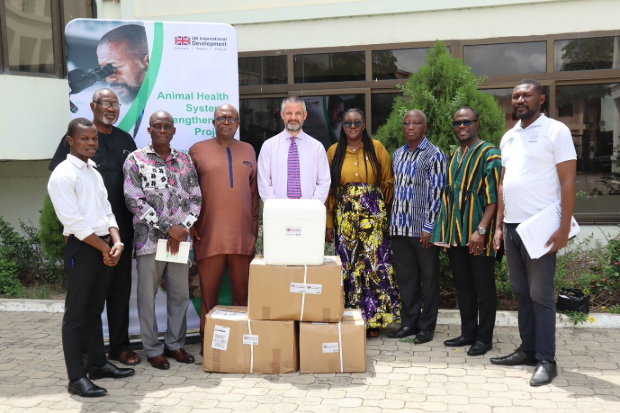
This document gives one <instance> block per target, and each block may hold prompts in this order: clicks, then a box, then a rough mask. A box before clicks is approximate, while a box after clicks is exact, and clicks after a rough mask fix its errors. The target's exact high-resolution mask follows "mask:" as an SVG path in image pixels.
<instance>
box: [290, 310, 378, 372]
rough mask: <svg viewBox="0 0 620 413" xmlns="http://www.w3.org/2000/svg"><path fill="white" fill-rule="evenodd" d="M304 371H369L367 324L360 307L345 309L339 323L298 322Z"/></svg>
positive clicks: (301, 363) (300, 363)
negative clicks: (367, 364) (367, 365)
mask: <svg viewBox="0 0 620 413" xmlns="http://www.w3.org/2000/svg"><path fill="white" fill-rule="evenodd" d="M299 354H300V356H299V366H300V369H301V372H302V373H363V372H365V371H366V324H365V323H364V319H363V318H362V312H361V311H360V310H346V311H345V312H344V316H343V317H342V320H341V321H340V322H338V323H307V322H301V323H299Z"/></svg>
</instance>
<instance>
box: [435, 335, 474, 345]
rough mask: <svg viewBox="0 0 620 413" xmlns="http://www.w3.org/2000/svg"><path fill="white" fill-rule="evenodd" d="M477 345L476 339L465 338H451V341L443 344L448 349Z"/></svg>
mask: <svg viewBox="0 0 620 413" xmlns="http://www.w3.org/2000/svg"><path fill="white" fill-rule="evenodd" d="M475 343H476V339H475V338H465V337H463V336H459V337H457V338H451V339H450V340H446V341H444V342H443V344H444V345H446V346H448V347H463V346H470V345H472V344H475Z"/></svg>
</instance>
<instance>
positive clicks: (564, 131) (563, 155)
mask: <svg viewBox="0 0 620 413" xmlns="http://www.w3.org/2000/svg"><path fill="white" fill-rule="evenodd" d="M553 156H554V158H555V163H556V165H557V164H559V163H562V162H566V161H572V160H575V159H577V152H576V151H575V144H574V143H573V135H572V134H571V133H570V129H568V127H567V126H566V125H564V124H562V125H561V127H560V128H559V130H558V131H557V133H556V134H554V136H553Z"/></svg>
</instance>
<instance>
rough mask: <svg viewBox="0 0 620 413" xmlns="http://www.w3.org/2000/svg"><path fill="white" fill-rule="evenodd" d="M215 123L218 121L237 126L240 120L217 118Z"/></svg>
mask: <svg viewBox="0 0 620 413" xmlns="http://www.w3.org/2000/svg"><path fill="white" fill-rule="evenodd" d="M215 121H216V122H217V123H225V122H228V123H232V124H235V123H237V122H238V121H239V119H237V118H231V117H224V116H218V117H217V118H215Z"/></svg>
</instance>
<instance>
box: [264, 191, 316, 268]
mask: <svg viewBox="0 0 620 413" xmlns="http://www.w3.org/2000/svg"><path fill="white" fill-rule="evenodd" d="M326 215H327V212H326V210H325V205H323V204H322V203H321V201H318V200H316V199H268V200H267V202H265V205H264V207H263V250H264V255H265V264H267V265H321V264H323V255H324V247H325V222H326V220H327V217H326Z"/></svg>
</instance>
